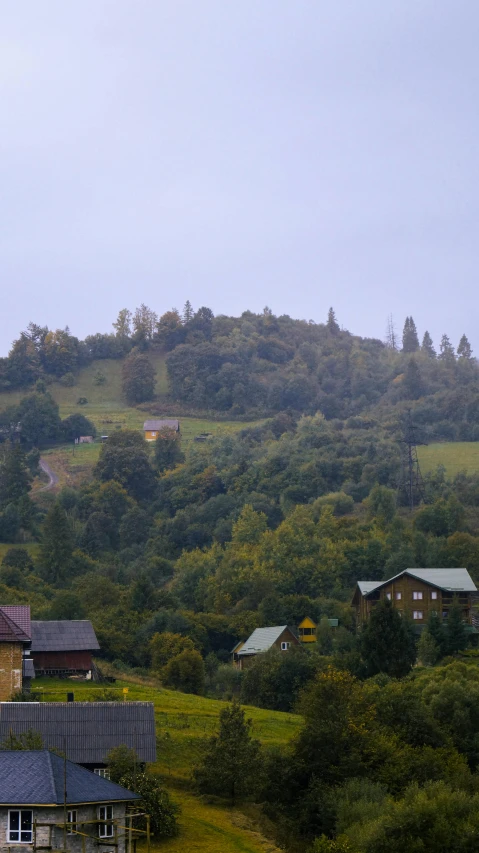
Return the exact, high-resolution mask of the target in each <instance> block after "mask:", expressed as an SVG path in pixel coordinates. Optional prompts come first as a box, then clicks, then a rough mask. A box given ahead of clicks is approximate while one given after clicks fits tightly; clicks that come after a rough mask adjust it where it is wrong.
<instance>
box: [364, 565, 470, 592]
mask: <svg viewBox="0 0 479 853" xmlns="http://www.w3.org/2000/svg"><path fill="white" fill-rule="evenodd" d="M405 574H408V575H410V576H411V577H413V578H417V579H418V580H421V581H424V583H429V584H432V586H435V587H437V588H438V589H442V590H445V591H446V592H477V588H476V585H475V583H474V581H473V580H472V578H471V576H470V574H469V572H468V571H467V569H405V570H404V571H403V572H399V574H397V575H395V576H394V577H392V578H389V580H386V581H358V587H359V589H360V591H361V593H362V594H363V595H369V593H371V592H374V590H376V589H380V587H382V586H386V584H388V583H391V582H392V581H395V580H397V578H400V577H402V575H405Z"/></svg>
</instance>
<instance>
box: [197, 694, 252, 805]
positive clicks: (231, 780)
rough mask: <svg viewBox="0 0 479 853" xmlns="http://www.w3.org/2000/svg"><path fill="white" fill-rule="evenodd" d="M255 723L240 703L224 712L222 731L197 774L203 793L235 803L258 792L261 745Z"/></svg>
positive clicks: (222, 713) (221, 721) (213, 738)
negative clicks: (255, 735)
mask: <svg viewBox="0 0 479 853" xmlns="http://www.w3.org/2000/svg"><path fill="white" fill-rule="evenodd" d="M251 726H252V721H251V720H247V719H246V718H245V712H244V710H243V708H241V706H240V705H239V703H238V702H236V701H233V702H232V703H231V705H228V706H227V707H226V708H223V709H222V710H221V711H220V730H219V733H218V734H217V735H215V736H214V737H212V738H211V739H210V741H209V748H208V750H207V752H206V754H205V757H204V760H203V762H202V764H201V765H200V766H199V767H197V768H196V769H195V771H194V777H195V780H196V784H197V785H198V788H199V790H200V791H201V792H202V793H205V794H217V795H219V796H223V797H225V796H226V797H229V798H230V800H231V803H232V804H233V805H234V803H235V801H236V800H237V799H238V798H239V797H241V796H244V795H245V794H251V793H254V791H255V789H257V788H258V784H259V782H260V772H261V746H260V743H259V741H257V740H253V738H252V737H251Z"/></svg>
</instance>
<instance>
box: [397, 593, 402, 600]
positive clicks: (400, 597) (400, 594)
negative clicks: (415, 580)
mask: <svg viewBox="0 0 479 853" xmlns="http://www.w3.org/2000/svg"><path fill="white" fill-rule="evenodd" d="M396 601H402V592H396Z"/></svg>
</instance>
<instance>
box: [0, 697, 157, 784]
mask: <svg viewBox="0 0 479 853" xmlns="http://www.w3.org/2000/svg"><path fill="white" fill-rule="evenodd" d="M29 731H34V732H37V733H38V734H39V735H40V736H41V738H42V743H43V746H44V747H45V748H47V749H54V750H60V751H61V752H65V754H66V757H67V758H68V759H70V761H74V762H75V763H76V764H81V765H82V766H83V767H85V768H87V769H88V770H93V771H94V772H95V773H97V774H98V775H102V776H103V775H105V770H106V768H107V763H108V762H107V757H108V753H109V752H110V750H111V749H113V748H114V747H117V746H128V747H129V748H130V749H134V750H135V752H136V754H137V756H138V760H139V762H140V764H146V763H151V762H154V761H156V732H155V710H154V705H153V702H0V745H1V744H3V743H5V741H6V740H7V739H8V736H9V735H10V734H13V735H17V736H18V735H22V734H25V733H26V732H29ZM0 755H1V752H0ZM0 790H1V785H0Z"/></svg>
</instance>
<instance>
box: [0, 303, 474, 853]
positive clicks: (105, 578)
mask: <svg viewBox="0 0 479 853" xmlns="http://www.w3.org/2000/svg"><path fill="white" fill-rule="evenodd" d="M114 327H115V332H114V334H111V335H100V334H99V335H94V336H91V337H88V338H86V339H85V341H78V340H77V339H76V338H74V337H72V336H71V335H70V334H69V332H68V330H65V331H57V332H50V331H48V329H46V328H40V327H38V326H35V325H33V324H31V325H30V326H29V327H28V329H27V331H26V332H24V333H22V334H21V335H20V337H19V339H18V340H16V341H15V343H14V344H13V346H12V350H11V352H10V354H9V355H8V357H7V358H4V359H2V361H1V363H0V383H1V387H2V389H3V390H4V391H9V390H17V391H18V390H20V391H21V399H20V402H19V403H15V405H11V406H7V407H6V408H5V409H4V410H3V412H1V413H0V439H1V445H0V542H2V543H6V548H5V552H4V556H3V560H2V563H1V566H0V598H1V600H2V602H3V603H5V604H8V603H29V604H31V606H32V611H33V615H34V617H35V618H47V619H48V618H51V619H69V618H76V619H78V618H89V619H91V620H92V622H93V624H94V626H95V630H96V632H97V635H98V638H99V641H100V645H101V649H102V652H101V654H102V656H103V657H104V658H105V659H108V660H110V661H112V662H114V664H115V666H116V668H117V669H118V670H124V671H126V670H134V671H135V672H136V673H139V674H151V673H154V674H155V675H156V676H158V677H159V678H160V679H161V680H162V682H163V683H164V684H166V685H169V686H172V687H174V688H177V689H181V690H185V691H189V692H194V693H207V694H208V695H210V696H215V697H218V698H231V697H235V696H236V697H239V698H241V699H242V701H245V702H248V703H251V704H257V705H260V706H263V707H266V708H272V709H277V710H283V711H290V710H293V709H295V708H296V707H299V708H300V709H301V711H302V713H303V714H304V717H305V728H304V730H303V734H302V735H301V737H300V738H299V739H298V740H297V741H296V742H295V745H294V749H293V751H292V752H291V754H288V755H285V754H274V753H272V754H270V755H268V757H267V761H266V759H265V761H266V765H267V772H266V776H262V777H261V780H260V781H261V785H262V788H261V797H262V800H263V801H264V802H266V803H267V806H266V809H267V811H268V813H269V815H270V817H271V818H272V820H273V821H274V822H275V824H276V825H277V827H279V829H278V831H279V833H280V835H281V838H282V839H283V841H284V843H285V844H287V845H289V848H288V849H291V850H293V849H295V843H296V842H298V839H300V840H301V844H303V842H304V841H306V842H308V843H309V842H312V841H313V839H314V838H316V839H317V841H316V842H315V843H316V846H315V847H314V848H312V849H314V850H317V851H321V850H324V851H327V850H331V851H333V850H336V851H338V853H341V851H348V850H354V851H355V850H358V851H363V850H364V851H378V853H379V851H382V850H383V849H384V850H386V849H388V850H389V849H391V850H396V849H397V850H398V851H399V850H400V849H402V848H400V847H394V846H391V847H385V846H383V847H381V846H380V841H377V845H376V847H375V846H374V843H376V842H374V839H375V838H376V837H377V838H383V835H384V833H386V829H385V827H386V823H385V821H386V815H389V813H391V815H392V816H391V821H393V824H394V820H395V821H396V823H397V824H398V825H399V824H400V823H401V821H402V820H403V819H404V815H405V814H408V815H409V816H410V820H411V821H412V820H413V816H414V815H416V816H417V814H418V813H419V812H420V811H421V808H433V806H431V803H433V804H434V808H439V806H438V805H437V804H438V803H439V804H441V803H442V802H443V801H444V800H448V802H451V803H456V800H457V804H459V805H460V804H462V806H461V807H462V808H463V809H464V810H465V811H464V813H465V814H466V813H467V814H471V815H476V812H477V811H478V809H477V803H476V802H475V800H474V792H475V791H476V790H477V782H476V776H475V770H476V766H477V760H478V755H479V753H478V747H477V734H476V728H477V725H476V723H477V721H476V717H475V716H474V715H475V714H477V712H476V711H475V710H474V709H473V708H472V706H471V702H472V699H471V697H472V696H475V693H477V690H478V687H477V676H476V675H475V674H474V676H473V675H471V673H470V672H469V670H468V668H467V665H466V663H461V664H459V663H457V662H455V663H449V664H448V660H449V659H450V656H451V655H457V654H461V653H462V654H464V655H465V656H467V655H472V656H473V655H475V654H477V652H476V651H475V650H474V649H472V650H469V651H467V650H466V647H467V646H468V638H467V636H466V634H465V632H464V631H463V628H462V625H461V618H460V615H457V614H456V616H454V613H453V614H452V618H451V619H450V620H449V623H448V625H447V626H446V628H444V627H443V626H442V625H441V624H437V623H436V622H435V621H434V619H432V621H431V623H430V624H429V625H428V626H427V629H426V630H425V631H423V634H422V635H421V639H420V641H419V644H418V643H417V637H416V636H415V635H414V631H413V630H412V627H411V625H410V624H409V622H408V620H407V619H404V620H399V623H400V624H399V623H397V621H396V622H395V621H394V620H395V617H396V616H397V614H396V613H395V612H394V610H393V608H389V609H388V607H387V606H386V607H385V608H384V613H380V612H379V608H378V618H379V616H381V617H382V619H383V623H382V624H381V625H379V624H378V625H377V626H375V625H374V624H372V625H371V627H370V630H369V634H368V631H364V632H363V633H362V635H361V636H358V635H357V634H356V631H355V625H354V618H353V611H352V609H351V607H350V601H351V595H352V591H353V589H354V586H355V584H356V581H357V580H359V579H367V580H381V579H386V578H388V577H390V576H392V575H394V574H396V573H398V572H400V571H401V570H403V569H405V568H414V567H426V568H427V567H436V568H437V567H459V566H461V567H466V568H467V569H468V570H469V572H470V573H471V575H472V577H473V579H474V580H475V581H476V583H478V582H479V476H477V475H467V474H466V473H459V474H457V475H456V476H455V477H454V478H453V479H448V478H447V477H446V473H445V471H444V469H442V468H438V469H437V470H436V471H434V472H432V473H430V474H428V475H427V476H425V477H424V482H423V487H422V492H421V494H420V495H417V501H416V503H415V506H414V508H413V509H412V510H411V509H410V507H409V505H408V496H407V495H406V493H405V492H404V491H403V490H402V488H401V483H402V471H403V468H402V465H403V453H404V447H405V445H404V436H405V431H407V430H408V429H409V428H410V425H411V423H413V424H414V427H415V430H416V432H417V434H418V435H419V436H420V437H421V440H423V441H426V440H429V439H431V438H434V439H436V440H437V439H447V440H456V439H461V440H468V441H476V440H479V420H478V411H479V381H478V379H479V373H478V366H477V363H476V360H475V359H474V358H473V355H472V351H471V347H470V345H469V343H468V341H467V339H466V338H465V336H463V338H462V339H461V341H460V343H459V345H458V347H457V350H455V349H454V348H453V347H452V345H451V343H450V341H449V339H448V338H447V336H446V335H444V336H443V338H442V340H441V343H440V347H439V352H438V353H436V352H435V350H434V346H433V342H432V341H431V338H430V336H429V334H428V333H427V332H425V334H424V336H423V338H422V343H420V341H419V337H418V334H417V331H416V327H415V324H414V320H413V319H412V317H408V318H407V319H406V322H405V325H404V331H403V335H402V340H401V341H400V342H399V341H398V339H397V335H396V333H395V331H394V327H393V324H392V323H389V330H388V337H387V341H386V342H385V343H383V342H381V341H379V340H369V339H362V338H360V337H357V336H354V335H352V334H350V333H349V332H347V331H344V330H342V329H341V328H340V326H339V324H338V322H337V320H336V317H335V315H334V311H333V310H332V309H331V310H330V312H329V315H328V318H327V322H326V323H325V324H315V323H312V322H306V321H296V320H292V319H291V318H290V317H286V316H283V317H275V316H274V315H273V314H272V313H271V311H269V310H268V309H265V311H264V312H263V314H261V315H254V314H251V313H250V312H245V313H244V314H243V315H242V316H241V317H240V318H229V317H214V316H213V314H212V312H211V311H210V310H209V309H207V308H201V309H199V311H197V312H193V310H192V308H191V306H190V305H189V304H188V303H187V305H186V306H185V310H184V312H183V315H181V316H180V314H179V313H178V312H177V311H170V312H167V313H166V314H164V315H163V316H162V317H160V318H157V317H156V315H155V314H154V313H153V312H152V311H151V310H150V309H148V308H146V307H145V306H141V308H140V309H138V310H137V311H136V312H135V313H134V314H133V315H131V314H130V313H129V312H128V311H126V310H125V311H122V312H120V315H119V317H118V319H117V321H116V323H115V324H114ZM152 351H161V352H164V353H166V354H167V355H166V359H167V371H168V383H169V389H168V396H167V397H164V398H163V399H162V400H158V399H156V400H155V398H154V393H155V392H154V388H155V383H154V369H153V367H152V365H151V362H150V361H149V355H150V354H151V352H152ZM103 358H108V359H111V358H118V359H122V360H123V363H122V373H123V392H124V395H125V401H126V402H127V403H128V404H129V405H140V406H145V407H146V409H145V410H147V411H149V412H150V413H152V414H154V413H155V411H156V407H157V408H158V414H161V413H162V412H163V411H165V406H167V407H170V408H169V409H168V411H170V412H171V411H173V409H174V407H177V408H176V410H177V411H178V413H181V412H189V413H191V414H195V413H204V412H208V411H211V410H214V411H216V412H217V413H218V414H225V413H227V414H228V415H229V417H230V418H234V417H236V418H238V419H240V420H241V418H245V416H248V418H249V420H250V421H251V420H257V423H256V424H255V425H253V426H251V425H247V426H246V425H245V426H244V428H242V429H240V430H239V431H238V432H237V433H235V434H225V435H220V436H218V437H216V438H213V437H212V438H209V439H207V440H205V441H202V442H191V443H190V444H189V445H188V446H187V447H184V446H182V441H181V436H180V435H178V434H176V433H173V432H172V431H170V430H163V431H161V432H160V434H159V436H158V438H157V440H156V441H155V442H153V443H152V444H148V443H147V442H145V440H144V438H143V436H142V434H141V433H140V432H137V431H135V430H129V429H121V430H117V431H114V432H112V434H111V435H110V437H109V438H108V440H107V441H106V442H105V443H104V444H103V445H102V447H101V451H100V454H99V458H98V462H97V463H96V465H95V467H94V469H93V473H92V476H91V478H90V479H89V481H88V482H86V483H84V484H83V485H81V486H79V487H77V488H71V487H64V488H62V489H60V490H59V491H58V493H56V494H55V495H48V496H45V498H44V499H43V500H37V499H32V496H31V485H32V481H33V478H34V477H36V476H37V475H38V473H39V471H38V464H39V459H40V452H39V450H38V447H39V446H41V447H44V446H45V445H48V444H49V443H54V442H58V441H67V440H68V441H71V440H72V439H74V438H75V437H77V436H78V435H80V434H87V435H94V434H95V430H94V427H93V425H92V424H91V423H90V422H89V420H88V418H87V417H85V415H84V414H83V412H82V411H79V410H78V409H75V411H72V412H71V414H70V415H69V416H67V417H65V418H63V420H62V419H61V418H60V414H59V408H58V405H57V404H56V403H55V401H54V399H53V397H52V396H51V394H50V393H49V387H50V385H51V383H52V381H54V380H60V381H61V382H62V383H63V384H66V385H69V384H74V383H75V376H76V373H77V371H78V370H79V369H80V368H81V367H82V366H84V365H85V364H88V363H89V362H90V361H92V360H98V359H103ZM98 381H99V382H100V381H101V378H100V379H99V380H98ZM78 405H79V406H81V401H79V404H78ZM26 542H34V543H38V548H37V551H36V552H35V553H34V556H33V557H32V555H31V554H32V551H31V549H29V548H28V547H26V546H24V547H22V543H26ZM9 545H10V546H11V547H8V546H9ZM306 615H308V616H310V617H311V618H313V619H315V620H316V621H317V622H318V624H319V627H318V642H317V644H315V645H316V648H315V649H314V651H312V652H311V651H306V650H304V649H300V650H299V651H297V652H292V653H291V654H289V655H286V656H284V655H283V656H281V655H280V654H276V653H274V652H271V653H268V654H265V655H262V656H259V657H258V659H257V661H255V663H254V664H253V665H252V666H251V668H249V669H248V670H247V671H246V673H241V672H238V671H237V670H235V669H233V667H232V666H231V665H230V663H229V661H230V652H231V649H232V647H233V646H234V644H235V643H236V642H237V641H238V640H239V639H245V638H246V637H247V636H248V635H249V633H250V632H251V631H252V630H253V629H254V628H256V627H260V626H264V625H282V624H289V625H292V626H295V625H297V624H298V623H299V621H300V620H301V619H302V618H303V617H304V616H306ZM331 618H337V619H339V627H338V628H337V629H335V630H333V629H332V628H331V626H330V624H329V619H331ZM398 618H399V617H398ZM385 625H386V627H387V630H386V631H385V629H384V626H385ZM388 632H389V633H388ZM385 636H388V637H389V638H390V637H393V638H395V642H397V654H396V656H395V663H394V665H392V664H388V663H387V661H390V659H391V657H390V654H387V653H386V652H387V649H386V648H384V655H383V657H381V654H380V653H378V649H379V650H381V643H382V642H384V637H385ZM378 660H379V663H378ZM416 660H419V661H420V662H421V663H422V664H423V665H425V666H431V665H432V664H436V663H437V662H438V661H441V660H445V662H446V666H444V667H441V668H440V670H439V669H438V670H436V669H431V671H430V672H429V673H428V672H425V673H424V672H423V673H422V675H421V676H420V677H419V676H417V675H410V673H411V670H412V667H413V665H414V664H415V662H416ZM464 660H466V657H465V658H464ZM439 671H441V673H443V675H441V676H440V677H439V676H438V675H437V672H439ZM398 678H401V679H404V678H405V679H406V680H402V681H398V680H397V679H398ZM451 685H454V690H453V693H454V696H453V697H452V694H451V689H452V688H451ZM449 688H451V689H449ZM474 701H475V700H474ZM298 703H299V705H298ZM451 703H452V705H451ZM476 706H477V703H476ZM450 713H452V714H456V715H457V719H458V720H459V719H460V720H461V726H460V727H459V729H456V728H455V727H454V726H453V725H452V724H451V722H450V719H448V715H449V714H450ZM325 738H326V740H327V741H328V743H329V744H330V749H329V751H325V750H324V749H322V748H321V749H319V748H318V744H319V743H320V742H321V743H324V741H325ZM312 754H314V755H315V756H316V758H315V760H314V761H312V760H311V755H312ZM245 773H246V771H245ZM200 776H201V774H200ZM245 778H246V776H245ZM258 779H260V777H259V776H258ZM278 779H282V780H285V779H286V780H288V781H287V784H282V786H281V790H280V789H279V788H278V784H277V780H278ZM275 780H276V781H275ZM411 783H413V787H412V788H411V787H410V786H411ZM202 784H203V786H204V790H205V791H206V790H208V780H206V782H205V781H204V780H203V783H202ZM414 785H415V786H416V787H414ZM418 786H423V787H421V788H420V787H418ZM434 786H435V787H434ZM300 791H301V792H302V795H301V796H300V795H299V792H300ZM421 798H422V799H421ZM428 803H429V806H428V805H427V804H428ZM459 805H458V808H459ZM468 809H469V811H468ZM474 809H475V811H474ZM471 819H472V818H471ZM475 819H476V818H474V820H475ZM378 827H379V828H378ZM411 831H412V830H411ZM381 832H382V833H383V835H381ZM375 833H376V835H375ZM321 836H324V837H323V839H321ZM336 836H337V838H336ZM391 837H392V836H391ZM335 838H336V840H335ZM295 839H296V841H295ZM358 839H359V840H358ZM371 839H373V840H372V841H371ZM298 843H299V842H298ZM381 843H382V842H381ZM332 844H334V845H336V846H331V845H332ZM327 845H329V846H327ZM341 845H342V846H341ZM361 845H362V846H361ZM303 849H304V848H303ZM418 849H419V848H418ZM421 849H422V848H421ZM425 849H429V848H425ZM437 849H438V850H439V849H443V848H437ZM444 849H446V848H444ZM447 849H453V848H452V847H450V848H447ZM454 849H456V848H454ZM457 849H458V850H462V849H464V851H466V850H469V849H470V850H472V849H475V848H473V847H470V848H469V847H464V848H459V847H458V848H457Z"/></svg>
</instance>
